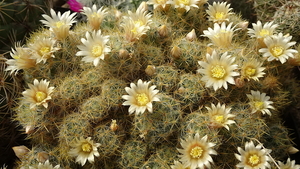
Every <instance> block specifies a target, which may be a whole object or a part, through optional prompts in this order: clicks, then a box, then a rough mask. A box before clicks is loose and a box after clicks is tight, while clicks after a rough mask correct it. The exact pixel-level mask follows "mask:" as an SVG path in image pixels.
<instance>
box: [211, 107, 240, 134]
mask: <svg viewBox="0 0 300 169" xmlns="http://www.w3.org/2000/svg"><path fill="white" fill-rule="evenodd" d="M206 109H207V110H208V116H209V120H210V124H209V126H210V127H212V128H221V127H225V128H226V129H227V130H229V127H228V125H230V124H233V123H235V121H233V120H230V119H229V118H232V117H234V116H235V115H233V114H230V110H231V108H226V107H225V104H223V105H221V104H220V103H218V105H217V106H215V105H214V104H211V108H210V107H206Z"/></svg>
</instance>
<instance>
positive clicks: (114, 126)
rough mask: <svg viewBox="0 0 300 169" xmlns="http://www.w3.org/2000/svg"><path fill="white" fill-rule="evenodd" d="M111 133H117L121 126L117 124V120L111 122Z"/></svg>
mask: <svg viewBox="0 0 300 169" xmlns="http://www.w3.org/2000/svg"><path fill="white" fill-rule="evenodd" d="M109 128H110V129H111V131H116V130H118V128H119V126H118V124H117V120H113V119H112V120H111V124H110V127H109Z"/></svg>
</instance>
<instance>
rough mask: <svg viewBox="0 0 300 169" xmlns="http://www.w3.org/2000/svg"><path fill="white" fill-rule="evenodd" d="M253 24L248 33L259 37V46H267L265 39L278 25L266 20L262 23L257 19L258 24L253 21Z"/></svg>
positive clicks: (253, 36)
mask: <svg viewBox="0 0 300 169" xmlns="http://www.w3.org/2000/svg"><path fill="white" fill-rule="evenodd" d="M252 25H253V29H251V28H248V35H249V36H250V37H252V38H256V39H257V41H258V44H259V47H266V44H265V42H264V39H265V38H266V37H269V36H272V35H273V33H274V31H275V29H276V27H277V26H278V25H277V24H273V22H266V23H265V24H264V25H262V23H261V22H260V21H257V24H255V23H252Z"/></svg>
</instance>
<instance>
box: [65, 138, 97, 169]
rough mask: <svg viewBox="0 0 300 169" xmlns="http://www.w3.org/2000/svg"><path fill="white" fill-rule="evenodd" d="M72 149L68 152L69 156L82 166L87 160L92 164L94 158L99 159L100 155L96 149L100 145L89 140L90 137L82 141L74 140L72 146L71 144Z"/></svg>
mask: <svg viewBox="0 0 300 169" xmlns="http://www.w3.org/2000/svg"><path fill="white" fill-rule="evenodd" d="M71 146H72V147H73V149H71V150H70V152H69V154H70V155H71V156H73V157H76V162H78V163H81V165H82V166H83V165H84V164H85V163H86V161H87V160H88V161H89V162H90V163H93V162H94V156H96V157H99V156H100V154H99V152H98V150H97V147H99V146H100V143H94V141H93V140H91V137H88V138H86V139H84V138H83V137H80V139H79V140H78V139H77V140H76V142H75V143H74V144H71Z"/></svg>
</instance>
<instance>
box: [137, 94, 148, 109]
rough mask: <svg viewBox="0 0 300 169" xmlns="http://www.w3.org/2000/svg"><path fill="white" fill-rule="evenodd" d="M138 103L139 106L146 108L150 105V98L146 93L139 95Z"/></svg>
mask: <svg viewBox="0 0 300 169" xmlns="http://www.w3.org/2000/svg"><path fill="white" fill-rule="evenodd" d="M136 101H137V104H138V105H139V106H145V105H146V104H147V103H149V98H148V96H147V95H146V94H145V93H141V94H137V95H136Z"/></svg>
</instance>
